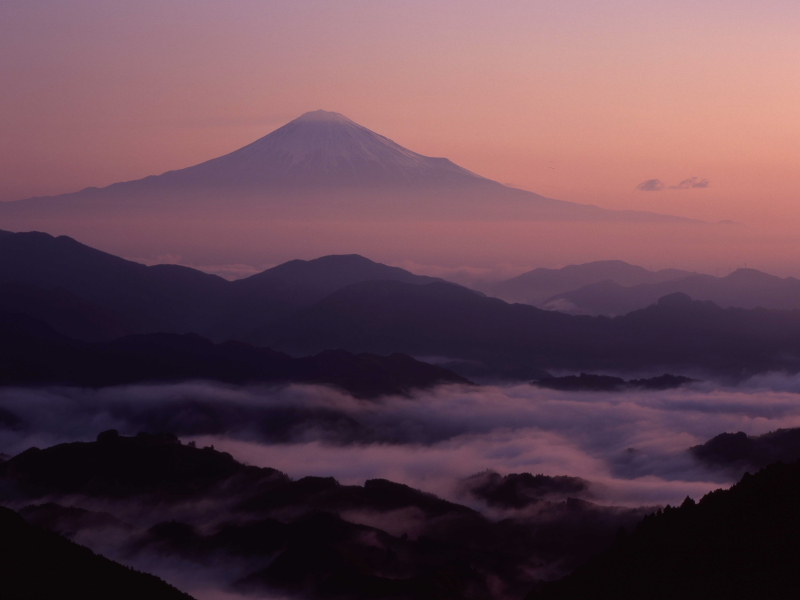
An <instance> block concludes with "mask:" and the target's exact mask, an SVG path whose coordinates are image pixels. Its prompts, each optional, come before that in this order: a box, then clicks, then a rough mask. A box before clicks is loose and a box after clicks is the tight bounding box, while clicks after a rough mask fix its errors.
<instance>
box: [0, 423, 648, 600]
mask: <svg viewBox="0 0 800 600" xmlns="http://www.w3.org/2000/svg"><path fill="white" fill-rule="evenodd" d="M588 486H589V483H588V482H585V481H583V480H578V479H575V478H569V477H546V476H541V475H540V476H533V475H530V474H519V475H510V476H507V477H501V476H500V475H497V474H490V473H482V474H480V475H478V476H476V477H473V478H469V479H468V480H466V481H464V482H463V487H464V492H465V494H467V495H468V496H469V497H470V498H471V504H473V505H476V506H477V505H478V504H480V503H485V504H487V505H490V506H492V507H493V509H494V510H495V512H498V511H503V510H509V512H508V513H507V514H506V518H503V519H501V520H495V519H492V520H490V519H487V518H485V517H484V516H482V515H481V513H479V512H478V511H476V510H474V509H472V508H468V507H466V506H463V505H460V504H457V503H454V502H450V501H446V500H443V499H441V498H438V497H436V496H434V495H432V494H429V493H425V492H422V491H420V490H416V489H413V488H411V487H409V486H406V485H402V484H398V483H394V482H391V481H387V480H384V479H371V480H368V481H366V482H365V483H364V485H343V484H340V483H339V482H338V481H336V480H335V479H333V478H332V477H304V478H302V479H298V480H292V479H290V478H289V477H287V476H286V475H284V474H283V473H280V472H279V471H276V470H274V469H268V468H259V467H253V466H246V465H243V464H241V463H239V462H237V461H236V460H234V459H233V458H232V457H231V456H230V455H229V454H226V453H223V452H219V451H217V450H214V448H212V447H205V448H199V447H195V446H194V444H191V443H190V444H182V443H181V442H180V441H179V440H178V439H177V438H176V437H175V436H173V435H170V434H157V435H150V434H144V433H140V434H138V435H136V436H134V437H126V436H121V435H119V434H118V433H117V432H115V431H107V432H104V433H101V434H100V435H99V436H98V438H97V441H94V442H75V443H69V444H60V445H57V446H53V447H50V448H45V449H38V448H31V449H28V450H26V451H25V452H22V453H21V454H18V455H17V456H15V457H13V458H11V459H9V460H8V461H6V462H3V463H0V504H14V505H15V506H20V507H21V509H22V510H21V513H23V514H25V515H26V518H29V519H30V520H31V521H34V522H37V523H40V524H41V525H43V526H47V527H50V528H52V529H54V530H56V531H63V532H69V534H70V535H73V536H75V537H76V539H89V540H93V542H94V543H101V544H103V545H104V546H103V547H104V548H107V549H109V550H111V551H113V552H116V553H119V554H121V555H123V556H126V557H127V558H128V560H130V561H131V562H132V563H134V564H137V562H138V563H141V562H143V563H144V564H148V565H153V566H154V567H153V568H158V566H159V565H167V566H170V565H171V566H172V567H170V568H173V567H174V569H176V570H175V571H172V575H173V576H175V577H176V579H179V580H192V579H193V577H194V578H196V576H197V574H198V573H201V572H202V573H203V577H204V578H205V579H206V580H208V579H210V580H212V581H213V580H215V579H216V580H217V582H218V584H217V585H218V586H219V588H220V589H223V590H227V591H231V590H236V591H239V592H248V593H250V592H253V593H261V594H263V595H267V596H268V597H269V595H270V594H272V595H277V596H278V597H284V596H286V595H298V596H299V597H301V598H308V599H323V598H337V599H339V598H348V599H351V600H362V599H363V600H375V599H378V598H382V599H388V598H392V599H397V600H400V599H403V600H423V599H430V600H434V599H436V600H438V599H448V598H449V599H454V600H456V599H467V598H469V599H470V600H490V599H491V600H495V599H497V598H500V597H502V598H521V597H523V596H524V595H525V593H527V591H528V590H529V589H530V587H531V586H532V585H533V582H534V580H535V579H536V578H538V577H542V576H548V575H549V576H558V575H560V574H562V573H564V572H567V571H569V570H571V569H572V568H574V566H575V565H576V564H579V563H581V562H583V561H585V560H586V559H587V558H588V556H590V555H591V554H593V553H594V552H597V551H598V550H601V549H603V548H605V547H607V546H608V545H609V544H610V543H611V541H612V540H613V536H614V532H615V531H616V530H617V529H619V527H620V526H628V527H630V526H632V525H633V524H634V523H636V522H637V521H638V520H639V519H640V518H641V516H642V515H643V514H644V512H645V511H643V510H636V509H621V508H614V507H603V506H598V505H594V504H592V503H590V502H587V501H585V500H579V499H575V496H586V495H588V492H589V490H588ZM65 505H68V506H65ZM98 511H101V512H98ZM123 521H124V522H125V523H123ZM81 536H87V537H86V538H81ZM181 569H182V570H181ZM178 571H180V572H178Z"/></svg>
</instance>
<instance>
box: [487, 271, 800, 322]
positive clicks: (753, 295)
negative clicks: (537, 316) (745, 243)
mask: <svg viewBox="0 0 800 600" xmlns="http://www.w3.org/2000/svg"><path fill="white" fill-rule="evenodd" d="M480 289H481V290H483V291H484V292H486V293H488V294H491V295H493V296H496V297H498V298H502V299H503V300H506V301H507V302H521V303H523V304H531V305H533V306H538V307H540V308H545V309H548V310H557V311H560V312H566V313H570V314H584V315H605V316H616V315H625V314H627V313H629V312H632V311H634V310H639V309H641V308H644V307H646V306H649V305H651V304H653V303H654V302H656V301H658V299H659V298H662V297H664V296H667V295H669V294H675V293H683V294H688V295H689V296H691V297H692V298H693V299H694V300H710V301H712V302H714V303H715V304H718V305H720V306H722V307H739V308H757V307H761V308H770V309H781V310H794V309H800V280H798V279H795V278H794V277H787V278H785V279H783V278H781V277H776V276H774V275H769V274H767V273H762V272H761V271H756V270H755V269H737V270H736V271H734V272H733V273H731V274H729V275H727V276H725V277H714V276H712V275H702V274H700V273H692V272H689V271H681V270H678V269H663V270H661V271H648V270H647V269H644V268H642V267H637V266H634V265H630V264H628V263H625V262H622V261H619V260H615V261H598V262H592V263H586V264H582V265H570V266H568V267H564V268H562V269H535V270H533V271H529V272H527V273H523V274H522V275H519V276H517V277H514V278H512V279H509V280H506V281H500V282H495V283H491V284H484V285H482V286H480Z"/></svg>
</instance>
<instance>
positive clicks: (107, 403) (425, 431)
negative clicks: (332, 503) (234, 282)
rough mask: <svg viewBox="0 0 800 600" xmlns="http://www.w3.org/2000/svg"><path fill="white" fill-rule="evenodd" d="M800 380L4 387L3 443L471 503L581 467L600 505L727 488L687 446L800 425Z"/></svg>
mask: <svg viewBox="0 0 800 600" xmlns="http://www.w3.org/2000/svg"><path fill="white" fill-rule="evenodd" d="M798 392H800V378H798V377H785V376H779V375H770V376H762V377H759V378H754V379H752V380H750V381H748V382H746V383H745V384H743V385H740V386H738V387H736V388H730V387H720V386H716V385H713V384H709V383H700V384H696V385H694V386H692V387H689V388H683V389H676V390H669V391H628V392H623V393H598V392H559V391H554V390H546V389H540V388H536V387H533V386H530V385H527V384H525V385H510V386H482V387H470V386H444V387H440V388H437V389H435V390H431V391H425V392H420V393H418V394H416V395H413V396H411V397H386V398H383V399H380V400H377V401H374V400H372V401H364V400H357V399H354V398H352V397H351V396H349V395H347V394H345V393H342V392H340V391H337V390H334V389H331V388H326V387H318V386H288V387H281V388H268V387H230V386H223V385H217V384H209V383H205V382H195V383H182V384H174V385H135V386H120V387H114V388H104V389H99V390H87V389H76V388H46V389H30V388H16V389H15V388H7V389H4V390H2V391H0V453H3V454H5V455H8V456H13V455H14V454H17V453H18V452H21V451H22V450H25V449H27V448H29V447H31V446H37V447H47V446H51V445H53V444H57V443H63V442H72V441H90V440H93V439H94V438H95V437H96V436H97V434H98V433H99V432H101V431H104V430H107V429H117V430H119V431H120V433H122V434H123V435H131V434H135V433H137V432H138V431H149V432H158V431H170V432H173V433H176V434H177V435H179V437H180V438H181V439H182V440H183V441H184V442H188V441H191V440H194V441H196V442H197V444H198V445H202V446H206V445H213V446H214V447H215V448H217V449H218V450H224V451H226V452H230V453H231V454H232V455H233V456H234V457H235V458H237V459H238V460H240V461H243V462H246V463H248V464H253V465H258V466H269V467H274V468H277V469H280V470H282V471H284V472H286V473H287V474H289V475H290V476H292V477H295V478H299V477H303V476H306V475H318V476H333V477H336V478H337V479H338V480H340V481H341V482H342V483H345V484H361V483H363V482H364V481H365V480H366V479H371V478H376V477H380V478H386V479H390V480H393V481H397V482H401V483H406V484H409V485H411V486H413V487H416V488H420V489H423V490H426V491H429V492H433V493H436V494H438V495H440V496H442V497H445V498H449V499H452V500H456V501H459V502H469V500H468V499H467V498H464V497H463V495H462V494H461V492H460V491H459V490H460V488H459V485H458V483H459V481H460V480H461V479H463V478H465V477H468V476H470V475H473V474H475V473H478V472H481V471H486V470H491V471H496V472H498V473H500V474H503V475H504V474H507V473H520V472H530V473H534V474H537V473H542V474H546V475H572V476H578V477H582V478H584V479H587V480H589V481H591V482H592V484H593V486H592V493H593V495H594V499H595V501H597V502H600V503H603V504H618V505H626V506H639V505H654V504H666V503H672V504H675V503H679V502H681V501H682V500H683V498H684V497H686V496H687V495H689V496H692V497H694V498H698V497H700V496H702V495H703V494H705V493H706V492H708V491H710V490H713V489H716V488H719V487H725V486H727V485H730V484H731V483H733V481H735V479H736V478H737V477H738V474H735V473H733V472H730V471H712V470H709V469H708V468H706V467H704V466H702V465H700V464H698V463H697V462H696V461H695V460H694V459H693V458H692V456H691V455H690V454H689V453H688V452H687V450H688V448H689V447H691V446H693V445H696V444H700V443H703V442H705V441H707V440H708V439H710V438H711V437H713V436H715V435H717V434H719V433H722V432H736V431H744V432H746V433H748V434H750V435H757V434H762V433H766V432H768V431H773V430H775V429H779V428H789V427H800V393H798Z"/></svg>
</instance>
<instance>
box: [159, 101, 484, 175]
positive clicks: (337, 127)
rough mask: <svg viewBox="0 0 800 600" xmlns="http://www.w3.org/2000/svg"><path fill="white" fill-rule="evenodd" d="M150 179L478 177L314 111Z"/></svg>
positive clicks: (342, 119)
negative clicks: (216, 155) (201, 160)
mask: <svg viewBox="0 0 800 600" xmlns="http://www.w3.org/2000/svg"><path fill="white" fill-rule="evenodd" d="M155 179H163V180H164V181H165V183H166V182H169V183H170V184H174V183H177V182H181V183H187V184H189V183H197V184H201V185H225V186H228V185H234V186H236V187H248V188H252V187H262V186H271V185H287V184H291V185H301V186H308V185H314V186H318V185H362V184H387V183H389V184H399V183H412V184H413V183H456V182H458V181H459V180H472V181H475V180H482V179H483V178H481V177H479V176H478V175H475V174H473V173H471V172H469V171H467V170H466V169H463V168H461V167H459V166H457V165H455V164H453V163H452V162H450V161H449V160H447V159H446V158H431V157H428V156H423V155H421V154H417V153H416V152H412V151H411V150H408V149H406V148H403V147H402V146H400V145H399V144H397V143H395V142H393V141H392V140H390V139H388V138H386V137H384V136H382V135H378V134H377V133H375V132H373V131H370V130H369V129H367V128H366V127H362V126H361V125H359V124H358V123H355V122H353V121H351V120H350V119H348V118H347V117H345V116H344V115H341V114H339V113H335V112H328V111H324V110H317V111H313V112H307V113H305V114H303V115H301V116H299V117H298V118H296V119H294V120H293V121H291V122H289V123H287V124H286V125H284V126H283V127H281V128H279V129H277V130H275V131H273V132H272V133H270V134H269V135H267V136H265V137H263V138H261V139H259V140H256V141H255V142H253V143H252V144H249V145H247V146H245V147H244V148H241V149H239V150H236V151H235V152H231V153H230V154H226V155H225V156H221V157H219V158H215V159H213V160H210V161H208V162H205V163H202V164H199V165H196V166H194V167H189V168H188V169H181V170H180V171H171V172H169V173H165V174H164V175H162V176H161V177H158V178H155ZM149 183H150V184H152V183H155V182H154V181H152V180H151V181H150V182H149Z"/></svg>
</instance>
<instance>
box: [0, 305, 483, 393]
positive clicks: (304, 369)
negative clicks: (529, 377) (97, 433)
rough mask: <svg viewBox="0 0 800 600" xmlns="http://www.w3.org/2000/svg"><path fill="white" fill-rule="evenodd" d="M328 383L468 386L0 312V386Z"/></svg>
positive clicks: (444, 375) (377, 388)
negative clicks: (111, 333)
mask: <svg viewBox="0 0 800 600" xmlns="http://www.w3.org/2000/svg"><path fill="white" fill-rule="evenodd" d="M197 379H202V380H213V381H221V382H225V383H235V384H246V383H270V384H285V383H315V384H328V385H334V386H337V387H339V388H341V389H344V390H346V391H348V392H350V393H351V394H353V395H355V396H358V397H374V396H379V395H382V394H405V393H408V392H409V391H410V390H412V389H416V388H426V387H431V386H433V385H436V384H440V383H468V382H467V381H466V380H465V379H463V378H462V377H459V376H458V375H456V374H455V373H453V372H451V371H448V370H447V369H444V368H441V367H437V366H434V365H430V364H427V363H423V362H419V361H417V360H414V359H413V358H411V357H409V356H404V355H401V354H392V355H391V356H375V355H370V354H358V355H355V354H352V353H349V352H346V351H343V350H329V351H325V352H321V353H319V354H317V355H315V356H308V357H304V358H292V357H290V356H288V355H286V354H282V353H280V352H275V351H273V350H270V349H268V348H258V347H255V346H251V345H250V344H245V343H241V342H224V343H222V344H214V343H213V342H211V341H209V340H206V339H204V338H202V337H200V336H198V335H195V334H185V335H179V334H171V333H154V334H142V335H135V336H128V337H124V338H120V339H117V340H114V341H112V342H106V343H96V344H89V343H85V342H78V341H75V340H72V339H70V338H68V337H66V336H63V335H60V334H59V333H57V332H56V331H54V330H53V329H51V328H50V327H48V326H47V325H45V324H44V323H42V322H40V321H37V320H35V319H31V318H29V317H26V316H24V315H20V314H15V313H3V312H0V385H48V384H49V385H53V384H60V385H78V386H90V387H102V386H110V385H120V384H129V383H141V382H172V381H183V380H197Z"/></svg>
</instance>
